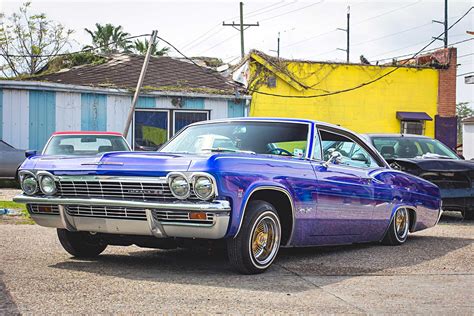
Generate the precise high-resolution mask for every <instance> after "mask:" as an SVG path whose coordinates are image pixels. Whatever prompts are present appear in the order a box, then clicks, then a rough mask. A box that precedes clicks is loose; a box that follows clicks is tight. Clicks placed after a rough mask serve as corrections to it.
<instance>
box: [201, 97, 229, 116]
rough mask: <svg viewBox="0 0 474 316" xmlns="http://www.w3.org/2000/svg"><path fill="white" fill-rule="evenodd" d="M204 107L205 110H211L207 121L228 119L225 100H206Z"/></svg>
mask: <svg viewBox="0 0 474 316" xmlns="http://www.w3.org/2000/svg"><path fill="white" fill-rule="evenodd" d="M204 105H205V107H204V108H205V109H206V110H211V113H210V116H209V119H211V120H214V119H222V118H227V117H228V116H227V101H226V100H219V99H206V100H205V103H204Z"/></svg>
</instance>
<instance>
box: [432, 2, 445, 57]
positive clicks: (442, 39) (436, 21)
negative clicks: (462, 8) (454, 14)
mask: <svg viewBox="0 0 474 316" xmlns="http://www.w3.org/2000/svg"><path fill="white" fill-rule="evenodd" d="M432 21H433V22H435V23H439V24H443V26H444V33H443V34H444V36H443V38H439V37H433V38H434V39H437V40H440V41H443V42H444V48H448V0H444V22H441V21H438V20H432Z"/></svg>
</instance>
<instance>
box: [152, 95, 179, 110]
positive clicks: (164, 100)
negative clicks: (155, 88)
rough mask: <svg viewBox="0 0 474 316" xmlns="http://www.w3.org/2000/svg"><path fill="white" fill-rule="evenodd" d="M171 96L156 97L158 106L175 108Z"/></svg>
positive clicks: (160, 107)
mask: <svg viewBox="0 0 474 316" xmlns="http://www.w3.org/2000/svg"><path fill="white" fill-rule="evenodd" d="M171 99H172V98H170V97H157V98H155V102H156V107H157V108H159V109H175V108H176V107H175V106H174V105H173V104H172V103H171Z"/></svg>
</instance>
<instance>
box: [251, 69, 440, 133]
mask: <svg viewBox="0 0 474 316" xmlns="http://www.w3.org/2000/svg"><path fill="white" fill-rule="evenodd" d="M250 67H251V73H252V74H254V75H255V74H258V75H257V76H260V77H265V79H264V80H261V83H260V84H257V86H255V89H257V90H258V91H261V92H266V93H273V94H280V95H281V94H283V95H290V96H296V95H298V96H308V95H317V94H322V93H327V92H332V91H338V90H342V89H347V88H350V87H354V86H357V85H359V84H361V83H363V82H368V81H370V80H373V79H375V78H378V77H380V76H381V75H383V74H384V73H386V72H389V71H391V70H392V69H393V68H392V67H378V66H361V65H345V64H322V63H290V64H289V65H288V70H289V71H288V73H289V74H291V75H292V76H293V77H294V78H295V79H296V81H298V82H300V83H303V84H304V85H305V86H307V88H304V89H302V90H301V91H298V90H297V89H295V88H294V87H292V86H291V85H290V84H289V83H288V80H283V79H282V78H281V77H279V76H278V75H277V76H276V87H274V88H270V87H268V85H266V84H265V81H266V80H267V79H268V76H271V75H273V73H272V72H269V71H267V70H266V69H265V70H264V71H263V72H262V66H261V64H259V63H257V62H255V61H254V62H251V64H250ZM262 83H263V84H262ZM437 99H438V72H437V71H436V70H433V69H414V68H400V69H398V70H397V71H395V72H393V73H392V74H390V75H388V76H386V77H385V78H383V79H381V80H379V81H377V82H375V83H373V84H370V85H368V86H365V87H362V88H360V89H357V90H354V91H350V92H345V93H341V94H336V95H332V96H326V97H319V98H302V99H300V98H281V97H275V96H267V95H262V94H259V93H255V92H254V93H252V101H251V107H250V116H273V117H297V118H309V119H315V120H320V121H325V122H329V123H333V124H338V125H341V126H344V127H346V128H349V129H352V130H354V131H356V132H359V133H399V132H400V121H399V120H398V119H397V118H396V112H397V111H408V112H426V113H427V114H428V115H430V116H431V117H432V118H433V121H428V122H427V123H426V130H425V135H427V136H434V118H435V115H436V114H437Z"/></svg>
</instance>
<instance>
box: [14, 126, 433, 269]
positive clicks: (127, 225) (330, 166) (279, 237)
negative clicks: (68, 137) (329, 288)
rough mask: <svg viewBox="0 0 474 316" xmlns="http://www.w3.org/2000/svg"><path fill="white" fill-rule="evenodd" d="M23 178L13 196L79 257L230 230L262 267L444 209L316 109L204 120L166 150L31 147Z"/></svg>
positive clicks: (231, 247)
mask: <svg viewBox="0 0 474 316" xmlns="http://www.w3.org/2000/svg"><path fill="white" fill-rule="evenodd" d="M336 149H337V150H336ZM20 178H21V185H22V189H23V191H24V193H23V194H22V195H19V196H16V197H15V199H14V200H15V201H16V202H21V203H26V204H27V207H28V211H29V212H30V214H31V217H32V218H33V219H34V220H35V221H36V223H38V224H39V225H42V226H47V227H55V228H57V231H58V236H59V241H60V242H61V244H62V246H63V247H64V249H65V250H66V251H68V252H69V253H70V254H72V255H73V256H76V257H92V256H97V255H99V254H100V253H101V252H102V251H104V249H105V248H106V247H107V246H108V245H131V244H136V245H138V246H142V247H154V248H171V247H177V246H180V245H183V244H185V243H189V242H190V241H196V240H197V241H202V240H223V241H225V243H226V244H227V252H228V256H229V260H230V263H231V264H232V266H233V267H234V268H236V269H237V270H238V271H240V272H241V273H246V274H252V273H261V272H263V271H265V270H266V269H267V268H268V267H269V266H270V265H271V263H272V262H273V260H274V259H275V257H276V255H277V253H278V250H279V248H280V247H282V246H284V247H291V246H315V245H337V244H350V243H362V242H372V241H381V242H382V243H383V244H388V245H398V244H402V243H404V242H405V241H406V240H407V236H408V233H409V232H415V231H419V230H422V229H425V228H428V227H432V226H434V225H436V223H437V222H438V220H439V218H440V215H441V200H440V193H439V189H438V187H437V186H435V185H433V184H431V183H430V182H428V181H425V180H423V179H421V178H418V177H416V176H413V175H410V174H407V173H404V172H401V171H397V170H393V169H391V168H390V167H389V166H388V165H387V163H386V162H385V160H384V159H383V158H382V157H381V156H380V154H378V153H377V151H376V150H374V148H373V147H372V146H371V145H369V144H367V143H366V142H364V141H363V140H362V139H361V138H360V137H359V136H357V135H356V134H354V133H352V132H350V131H348V130H346V129H343V128H340V127H337V126H333V125H330V124H326V123H321V122H314V121H309V120H297V119H264V118H240V119H228V120H221V121H207V122H201V123H195V124H192V125H190V126H188V127H186V128H185V129H183V130H182V131H181V132H180V133H178V134H177V135H176V136H175V137H174V138H172V139H171V140H170V141H169V142H168V143H167V144H165V145H164V146H163V147H162V148H161V149H160V151H159V152H154V153H142V152H140V153H139V152H111V153H105V154H99V155H96V156H89V157H81V158H74V157H51V156H49V157H41V156H34V157H30V158H29V159H27V160H26V161H25V162H24V163H23V165H22V166H21V169H20Z"/></svg>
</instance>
